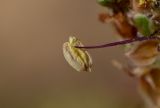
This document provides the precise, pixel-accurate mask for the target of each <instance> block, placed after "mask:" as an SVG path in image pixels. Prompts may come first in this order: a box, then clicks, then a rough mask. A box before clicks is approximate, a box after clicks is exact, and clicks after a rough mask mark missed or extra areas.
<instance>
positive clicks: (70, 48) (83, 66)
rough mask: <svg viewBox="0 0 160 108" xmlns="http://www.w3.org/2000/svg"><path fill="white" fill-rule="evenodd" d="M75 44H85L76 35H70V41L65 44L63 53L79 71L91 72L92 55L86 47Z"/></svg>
mask: <svg viewBox="0 0 160 108" xmlns="http://www.w3.org/2000/svg"><path fill="white" fill-rule="evenodd" d="M75 46H83V44H82V43H81V42H80V41H79V40H78V39H77V38H76V37H70V38H69V42H65V43H64V44H63V54H64V57H65V59H66V61H67V62H68V63H69V64H70V65H71V66H72V67H73V68H74V69H75V70H77V71H79V72H80V71H87V72H91V66H92V59H91V57H90V55H89V54H88V52H87V51H85V50H84V49H81V48H76V47H75Z"/></svg>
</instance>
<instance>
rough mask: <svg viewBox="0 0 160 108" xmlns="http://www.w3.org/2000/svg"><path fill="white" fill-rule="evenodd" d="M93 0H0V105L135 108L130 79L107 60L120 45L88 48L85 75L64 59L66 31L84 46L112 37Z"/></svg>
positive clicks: (138, 100) (134, 89)
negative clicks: (88, 66)
mask: <svg viewBox="0 0 160 108" xmlns="http://www.w3.org/2000/svg"><path fill="white" fill-rule="evenodd" d="M105 11H106V10H105V9H104V8H103V7H101V6H100V5H98V4H97V3H96V0H0V108H139V107H140V106H141V105H142V100H141V98H140V96H139V94H138V92H137V84H136V83H137V82H136V79H133V78H130V77H128V76H127V75H126V74H125V73H123V72H121V71H119V70H118V69H116V68H115V67H114V66H112V64H111V60H112V59H119V60H121V61H122V62H125V57H124V55H123V49H122V48H121V47H114V48H108V49H98V50H89V52H90V54H91V55H92V58H93V62H94V64H93V69H92V72H91V73H86V72H81V73H79V72H76V71H75V70H74V69H73V68H71V67H70V66H69V65H68V63H67V62H66V61H65V59H64V57H63V53H62V44H63V43H64V42H66V41H68V37H69V36H70V35H74V36H76V37H78V38H79V39H80V40H81V41H82V42H83V43H84V44H85V45H91V44H99V43H106V42H111V41H115V40H116V39H117V37H116V35H117V34H116V33H115V30H114V29H113V27H112V26H111V24H102V23H100V22H99V21H98V13H100V12H105Z"/></svg>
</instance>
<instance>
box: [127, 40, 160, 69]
mask: <svg viewBox="0 0 160 108" xmlns="http://www.w3.org/2000/svg"><path fill="white" fill-rule="evenodd" d="M158 43H159V42H158V41H157V40H150V41H145V42H141V43H139V44H137V45H135V46H134V48H132V49H131V50H130V51H129V52H127V53H126V56H127V57H128V58H129V59H130V60H131V61H133V63H134V64H135V65H137V66H147V65H150V64H152V63H154V62H155V60H156V57H157V55H158V50H157V46H158Z"/></svg>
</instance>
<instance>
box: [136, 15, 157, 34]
mask: <svg viewBox="0 0 160 108" xmlns="http://www.w3.org/2000/svg"><path fill="white" fill-rule="evenodd" d="M134 24H135V26H136V27H137V29H138V31H139V32H140V33H141V34H142V35H144V36H150V35H151V34H152V33H153V32H154V31H155V27H154V24H153V22H152V21H151V20H150V19H149V18H148V17H147V16H145V15H143V14H136V15H135V16H134Z"/></svg>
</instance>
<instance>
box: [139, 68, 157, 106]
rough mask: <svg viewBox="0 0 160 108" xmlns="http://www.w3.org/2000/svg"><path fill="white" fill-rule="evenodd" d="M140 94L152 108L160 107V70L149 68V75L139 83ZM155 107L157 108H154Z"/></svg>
mask: <svg viewBox="0 0 160 108" xmlns="http://www.w3.org/2000/svg"><path fill="white" fill-rule="evenodd" d="M139 87H140V92H141V94H142V96H143V98H144V100H145V101H146V103H147V104H148V106H152V108H159V107H160V68H155V67H152V68H148V73H147V74H145V75H143V76H142V77H141V78H140V81H139ZM153 106H155V107H153Z"/></svg>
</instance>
